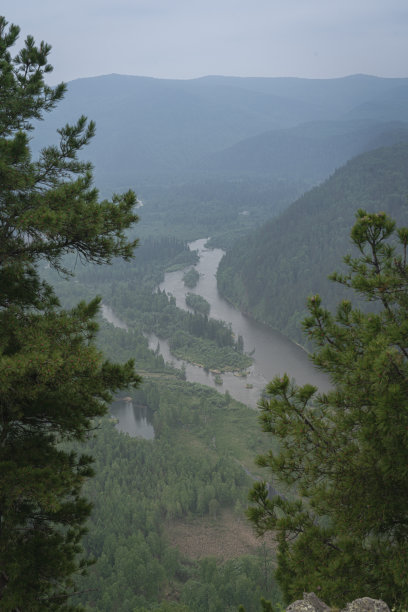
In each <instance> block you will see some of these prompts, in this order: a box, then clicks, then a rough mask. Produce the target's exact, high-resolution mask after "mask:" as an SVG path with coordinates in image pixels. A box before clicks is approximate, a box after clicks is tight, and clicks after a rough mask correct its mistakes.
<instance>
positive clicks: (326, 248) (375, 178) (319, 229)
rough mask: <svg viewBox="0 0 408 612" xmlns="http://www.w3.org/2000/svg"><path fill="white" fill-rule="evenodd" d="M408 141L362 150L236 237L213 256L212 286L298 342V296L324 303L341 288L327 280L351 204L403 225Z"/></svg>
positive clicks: (333, 300) (332, 301)
mask: <svg viewBox="0 0 408 612" xmlns="http://www.w3.org/2000/svg"><path fill="white" fill-rule="evenodd" d="M407 163H408V145H407V144H399V145H395V146H392V147H389V148H383V149H378V150H375V151H371V152H369V153H365V154H364V155H361V156H359V157H357V158H355V159H353V160H351V161H350V162H348V163H347V164H346V165H345V166H344V167H343V168H341V169H340V170H338V171H337V172H335V174H334V175H333V176H332V177H331V178H330V179H328V180H327V181H326V182H325V183H323V184H322V185H321V186H319V187H316V188H315V189H313V190H312V191H309V192H308V193H306V194H305V195H304V196H302V197H301V198H300V199H299V200H298V201H297V202H295V203H294V204H292V205H291V206H290V207H289V208H288V209H287V210H286V211H285V212H284V213H283V214H282V215H281V216H280V217H279V218H277V219H275V220H272V221H270V222H268V223H267V224H265V225H264V226H263V227H261V228H260V229H259V230H258V231H257V232H255V233H253V234H250V235H248V236H247V237H246V238H243V239H242V240H240V241H238V242H237V243H236V244H235V245H234V247H233V248H231V250H229V251H228V252H227V254H226V256H225V257H224V259H223V260H222V261H221V263H220V266H219V270H218V275H217V280H218V288H219V290H220V291H221V293H222V294H223V295H224V296H226V298H227V299H228V300H229V301H230V302H232V303H233V304H234V305H235V306H237V307H238V308H240V309H241V310H243V311H244V312H248V313H249V314H251V315H252V316H253V317H255V318H256V319H258V320H259V321H262V322H264V323H267V324H268V325H270V326H271V327H273V328H275V329H278V330H279V331H281V332H282V333H284V334H286V335H288V336H289V337H291V338H293V339H294V340H296V341H297V342H300V343H302V344H304V342H305V339H304V336H303V333H302V328H301V322H302V320H303V318H304V316H305V315H306V309H305V303H306V298H307V297H308V296H309V295H312V294H314V293H320V294H321V295H324V296H325V299H326V301H327V304H328V306H329V307H330V308H335V305H336V304H337V302H338V301H339V300H340V299H342V298H343V297H347V295H348V293H347V291H346V290H344V288H343V287H341V286H336V285H333V283H329V281H328V280H327V277H328V275H329V274H330V273H331V272H332V270H333V269H335V267H336V266H338V262H339V261H341V258H342V254H343V252H344V245H345V244H347V242H348V232H349V228H350V227H351V225H352V223H353V216H354V212H355V210H356V208H357V206H358V205H361V206H365V207H370V208H374V209H378V210H384V211H385V212H387V213H389V214H391V215H392V216H393V217H394V218H396V219H397V221H398V222H399V223H407V221H408V208H407V204H406V202H407V193H408V174H407V171H406V168H407Z"/></svg>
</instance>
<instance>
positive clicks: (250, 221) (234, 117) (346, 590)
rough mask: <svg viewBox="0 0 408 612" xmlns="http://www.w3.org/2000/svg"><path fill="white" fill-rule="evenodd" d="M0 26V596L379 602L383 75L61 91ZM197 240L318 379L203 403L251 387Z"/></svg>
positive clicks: (399, 366) (398, 511) (402, 548)
mask: <svg viewBox="0 0 408 612" xmlns="http://www.w3.org/2000/svg"><path fill="white" fill-rule="evenodd" d="M19 34H20V29H19V27H18V26H15V25H9V24H8V23H7V21H6V20H5V18H4V17H0V43H1V44H0V60H1V61H0V103H1V107H0V206H1V207H0V382H1V386H0V442H1V443H0V608H1V609H4V610H6V611H10V612H17V611H19V610H32V611H33V612H43V610H54V611H58V610H62V611H63V612H64V611H65V612H74V611H75V612H76V611H78V612H79V611H80V610H86V611H89V612H91V611H93V610H94V611H95V612H110V611H112V610H115V611H116V610H117V611H118V612H136V611H137V612H150V611H153V610H156V611H161V612H171V611H173V612H207V611H210V612H224V611H228V612H232V611H233V610H234V611H236V610H238V609H239V610H241V611H242V610H245V611H246V612H258V611H259V609H260V607H263V608H264V610H265V611H266V610H268V612H269V611H270V610H271V609H272V610H275V611H277V610H278V611H281V610H283V609H284V606H285V605H287V604H289V603H290V601H293V600H294V599H296V598H297V597H299V596H301V595H302V593H303V591H306V590H312V589H313V590H315V591H316V592H319V594H321V595H322V596H323V597H324V598H325V600H326V601H328V602H329V604H330V605H331V606H335V607H336V608H337V609H340V607H342V606H344V605H345V604H346V602H347V601H348V600H349V598H350V597H351V596H353V597H354V596H358V595H369V596H373V597H380V596H381V597H384V598H386V599H387V601H388V603H389V604H390V606H392V607H393V610H395V611H396V612H404V610H406V606H408V582H407V576H408V566H407V557H406V543H407V538H408V515H407V507H408V504H407V503H406V501H407V495H408V472H407V465H408V456H407V448H408V445H407V431H408V421H407V419H408V416H407V410H406V408H407V406H406V397H407V392H408V373H407V363H408V361H407V360H408V342H407V339H408V323H407V321H408V317H407V303H408V300H407V278H408V262H407V248H408V228H407V227H405V224H406V225H408V218H407V201H406V197H407V193H408V178H407V167H408V145H407V143H406V139H407V131H406V130H407V128H406V123H405V122H406V120H407V119H408V117H407V113H406V108H405V106H404V103H403V102H404V99H405V98H404V96H405V87H406V86H407V80H406V79H377V78H374V77H373V78H365V77H364V76H361V75H357V76H356V77H349V78H342V79H335V80H330V79H329V80H327V81H326V80H322V81H321V82H319V80H316V81H314V80H313V81H310V82H309V81H308V80H307V79H306V80H302V79H301V80H299V81H298V80H297V79H294V80H293V79H236V78H234V77H207V78H205V79H193V80H191V81H190V80H186V81H185V82H182V81H172V80H171V79H169V80H166V79H163V80H161V79H157V80H156V79H149V78H147V77H146V78H145V77H122V76H120V75H109V76H106V77H97V78H95V79H94V80H93V79H80V80H78V81H75V82H73V83H72V84H71V85H72V86H71V87H70V88H69V89H68V93H67V87H66V85H65V84H63V83H62V84H60V85H57V86H55V87H51V86H48V85H47V84H46V77H47V75H49V73H50V72H51V70H52V67H51V66H50V64H49V63H48V56H49V54H50V51H51V47H50V46H49V45H47V44H46V43H40V44H39V45H36V43H35V41H34V39H33V38H32V37H31V36H28V37H27V38H26V40H25V42H24V43H23V46H22V50H21V51H19V52H18V53H17V54H16V55H15V56H14V57H13V56H12V52H11V49H12V48H13V46H14V45H15V44H16V42H17V40H18V38H19ZM112 83H115V87H112ZM237 92H239V93H237ZM64 97H65V100H64ZM101 100H102V101H103V102H104V103H103V104H102V103H101ZM153 101H154V103H153ZM210 101H211V104H209V102H210ZM82 107H83V108H82ZM79 108H81V111H80V113H77V110H78V109H79ZM117 108H120V109H121V110H122V111H123V112H122V113H120V112H119V113H118V112H117ZM112 109H114V110H115V112H114V117H113V116H112ZM175 110H177V112H176V113H175V112H174V111H175ZM88 111H91V114H92V115H96V118H97V119H98V120H100V124H101V126H102V128H103V129H102V130H101V132H102V134H103V135H102V136H101V137H100V136H99V132H98V134H97V135H96V132H95V124H94V122H93V121H92V120H91V121H89V120H88V119H87V118H86V117H85V116H84V115H83V114H82V113H83V112H88ZM72 112H75V113H77V115H76V119H75V120H74V122H72V121H71V120H70V119H69V117H70V115H71V113H72ZM134 117H136V119H135V120H134V121H130V118H134ZM43 119H47V121H44V122H43V121H42V120H43ZM48 119H49V120H48ZM67 121H68V122H67ZM56 125H58V131H57V138H58V142H57V144H53V143H54V142H55V134H53V136H52V137H51V135H50V134H51V132H54V131H55V127H56ZM61 125H63V126H64V127H60V126H61ZM107 125H109V127H110V129H109V130H106V126H107ZM128 125H131V126H133V127H132V130H133V132H132V134H130V128H129V133H126V136H127V137H126V136H125V133H124V130H127V129H128ZM112 127H114V129H112ZM112 134H114V137H113V136H112ZM109 139H110V140H109ZM135 143H136V148H135ZM88 145H89V152H90V159H91V161H90V162H87V161H84V157H83V149H84V147H87V146H88ZM110 145H112V146H110ZM149 145H151V146H149ZM255 151H256V154H255ZM333 151H335V152H336V154H335V155H334V154H333V155H330V152H333ZM283 152H284V154H283ZM296 155H298V157H297V156H296ZM353 155H357V156H356V157H353V158H352V159H349V158H350V157H351V156H353ZM347 159H349V161H347V163H345V165H343V166H341V167H340V168H338V169H336V167H335V166H336V164H342V163H343V162H345V161H346V160H347ZM324 162H325V163H324ZM93 163H95V164H96V169H95V170H94V168H93ZM135 167H137V168H138V169H137V172H138V173H139V174H140V177H139V178H140V185H141V188H142V193H141V195H140V199H139V198H138V197H137V196H136V193H135V192H134V191H133V189H129V188H128V185H129V183H130V184H131V185H133V184H134V183H135V181H136V179H137V178H138V176H137V172H136V171H135ZM330 173H332V174H331V175H330V176H328V175H329V174H330ZM323 179H325V180H324V182H322V183H320V184H317V183H319V182H320V181H322V180H323ZM95 185H97V186H100V188H101V192H100V191H99V190H98V188H97V186H95ZM291 202H293V203H291ZM205 237H206V238H205ZM197 238H202V239H203V243H204V242H205V241H206V242H205V244H206V248H207V249H211V248H212V247H216V246H217V247H222V248H223V249H225V250H226V254H225V256H224V258H223V260H222V262H221V264H220V266H219V269H218V273H217V281H218V288H219V291H220V293H221V294H222V295H223V296H224V297H225V298H226V299H227V300H228V302H229V303H230V304H233V305H234V306H235V307H236V308H237V309H239V310H240V311H241V312H242V313H244V314H245V315H250V317H252V318H253V319H255V320H257V321H260V322H261V323H263V324H266V325H267V326H269V327H270V328H274V329H277V330H279V331H280V332H281V333H282V334H285V335H286V336H288V337H290V338H292V339H293V340H295V341H296V342H297V343H298V344H301V345H303V346H305V347H307V349H308V350H310V359H311V361H312V364H313V366H314V367H315V369H316V370H318V371H319V372H320V373H322V374H323V375H324V376H325V381H326V382H327V381H328V384H327V389H324V390H322V391H321V392H319V389H318V388H317V386H315V385H312V384H311V383H307V384H304V385H298V384H296V381H294V380H293V379H292V378H291V373H290V372H287V373H285V372H280V373H279V374H277V375H276V376H275V377H274V378H273V380H271V381H268V380H265V379H264V378H263V379H262V380H263V382H262V385H264V388H263V389H262V391H261V392H260V394H259V400H258V408H259V410H253V409H252V408H250V407H249V406H248V405H244V404H242V403H240V402H239V401H237V399H235V397H233V393H232V392H231V393H230V392H229V391H228V390H226V391H225V392H223V393H222V392H219V391H220V390H222V388H221V384H223V378H222V376H224V377H225V378H227V377H228V376H230V377H231V379H233V381H237V380H238V381H239V383H240V384H241V387H242V389H248V390H250V389H251V387H252V384H251V383H249V382H248V383H246V382H245V381H246V377H247V376H249V372H250V371H252V370H254V369H255V368H256V365H257V357H258V355H257V347H252V346H251V347H247V346H245V344H244V341H245V339H244V337H243V335H241V334H240V333H236V331H235V330H234V329H233V326H232V324H231V323H230V322H228V321H223V320H221V319H220V318H216V317H215V315H214V314H213V312H214V311H215V310H216V309H215V308H214V307H213V306H212V304H210V297H209V296H208V295H207V296H206V295H200V293H199V289H200V286H201V285H200V282H201V275H200V273H199V272H198V270H197V266H198V265H199V254H198V252H197V251H194V250H191V249H190V248H189V244H190V243H191V241H192V240H194V239H197ZM348 244H350V248H347V245H348ZM211 252H214V251H211ZM342 262H343V264H342ZM171 273H177V274H180V278H181V279H182V284H183V285H184V287H185V289H186V298H185V303H186V308H181V307H179V306H178V305H177V300H176V298H175V296H174V295H172V294H171V293H167V292H166V291H164V290H163V289H161V288H160V284H161V283H162V282H163V279H164V278H165V275H166V274H171ZM328 274H331V282H330V283H329V282H327V275H328ZM213 278H214V277H213ZM333 281H334V282H333ZM320 294H321V295H320ZM207 298H208V299H207ZM349 298H350V299H349ZM108 311H109V312H111V314H112V315H113V316H112V317H111V319H112V321H113V322H109V320H108V318H109V317H108V316H107V314H106V313H107V312H108ZM212 314H213V316H211V315H212ZM244 318H245V317H244ZM259 329H261V330H263V331H262V333H264V335H266V331H265V330H267V329H268V328H267V327H266V326H265V327H262V326H259V328H258V331H259ZM152 338H154V339H155V342H157V347H152V342H151V340H152ZM161 342H162V343H166V344H168V346H169V350H170V354H171V356H172V357H174V358H175V359H178V360H182V362H183V364H182V366H181V367H176V365H175V363H174V361H173V362H172V361H171V360H170V361H169V362H166V360H165V359H164V357H163V356H162V354H161V347H160V343H161ZM288 344H290V347H291V351H292V352H291V356H294V355H295V352H296V351H297V352H296V355H299V354H301V356H302V358H303V360H304V361H305V362H306V360H307V354H306V351H304V350H302V348H301V347H296V346H295V345H294V344H293V343H288ZM280 346H282V345H280ZM258 359H259V358H258ZM295 362H296V359H295V358H293V361H292V363H295ZM192 365H193V366H195V367H198V368H199V369H200V372H204V373H206V374H207V375H209V376H210V375H211V376H214V374H216V377H215V378H214V384H217V385H219V386H217V389H215V388H214V387H212V386H210V385H202V384H198V383H196V382H189V380H187V374H188V371H187V368H188V367H190V366H192ZM211 380H213V379H211ZM225 386H226V384H225ZM225 386H224V388H225ZM130 422H131V423H132V427H134V429H132V430H131V428H130V426H128V425H129V423H130ZM142 425H143V426H145V428H146V430H148V431H149V435H145V434H144V433H143V431H144V430H143V427H142ZM356 492H357V493H358V494H357V495H356Z"/></svg>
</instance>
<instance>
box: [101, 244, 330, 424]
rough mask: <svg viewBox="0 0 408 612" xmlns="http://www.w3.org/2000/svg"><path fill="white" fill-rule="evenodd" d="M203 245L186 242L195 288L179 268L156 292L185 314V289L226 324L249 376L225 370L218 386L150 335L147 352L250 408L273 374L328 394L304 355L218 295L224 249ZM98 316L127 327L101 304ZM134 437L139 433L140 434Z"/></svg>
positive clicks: (322, 378)
mask: <svg viewBox="0 0 408 612" xmlns="http://www.w3.org/2000/svg"><path fill="white" fill-rule="evenodd" d="M206 242H207V239H206V238H202V239H200V240H196V241H194V242H191V243H190V245H189V246H190V249H191V250H196V251H198V254H199V256H200V261H199V262H198V264H197V265H196V266H195V267H196V269H197V271H198V272H199V274H200V279H199V281H198V283H197V285H196V287H195V288H194V289H188V288H187V287H185V285H184V283H183V274H184V272H183V271H181V270H180V271H177V272H169V273H167V274H166V275H165V278H164V281H163V282H162V283H161V284H160V289H161V290H163V289H164V290H165V291H166V293H171V294H172V295H173V296H174V298H175V299H176V303H177V306H178V307H179V308H183V309H185V310H189V308H188V307H187V305H186V302H185V296H186V294H187V293H188V292H189V291H190V292H193V293H197V294H198V295H201V296H203V297H204V298H205V299H206V300H207V301H208V302H209V304H210V306H211V310H210V317H213V318H215V319H220V320H223V321H226V322H227V323H230V324H231V326H232V330H233V332H234V333H235V335H236V336H238V335H241V336H242V337H243V340H244V349H245V351H246V352H252V351H253V360H254V361H253V365H252V366H251V367H250V368H249V370H248V375H247V376H246V377H238V376H236V375H234V374H233V373H230V372H228V373H225V374H222V375H221V379H222V385H220V384H216V382H215V376H214V375H213V374H212V373H211V372H206V371H205V370H204V369H203V368H200V367H198V366H194V365H192V364H189V363H187V362H183V361H181V360H179V359H176V358H175V357H173V356H172V355H171V353H170V349H169V345H168V343H167V342H166V341H165V340H160V339H159V338H157V336H155V335H154V334H151V335H150V336H149V346H150V348H152V349H154V350H155V349H156V348H157V346H158V345H159V347H160V353H161V355H163V358H164V360H165V361H167V362H169V363H173V365H174V366H176V367H178V368H181V367H185V372H186V379H187V380H188V381H190V382H198V383H201V384H204V385H208V386H211V387H214V388H216V389H217V390H218V391H220V392H222V393H225V391H228V392H229V393H230V394H231V395H232V397H234V398H235V399H237V400H239V401H241V402H243V403H244V404H246V405H248V406H251V407H253V408H255V407H256V405H257V402H258V400H259V397H260V394H261V392H262V390H263V389H264V387H265V385H266V384H267V383H268V382H269V381H270V380H272V378H273V377H274V376H276V375H282V374H283V373H285V372H287V373H288V374H289V376H291V377H293V378H294V379H295V380H296V382H297V383H298V384H305V383H307V382H309V383H312V384H314V385H316V386H318V387H319V388H320V389H322V390H327V389H328V387H329V384H328V380H327V378H326V376H324V375H323V374H322V373H321V372H319V371H318V370H316V369H315V368H314V366H313V364H312V362H311V361H310V359H309V357H308V355H307V353H306V351H304V350H303V349H302V348H301V347H299V346H297V345H296V344H294V343H293V342H291V341H290V340H288V338H286V337H285V336H283V335H282V334H280V333H279V332H276V331H273V330H272V329H271V328H269V327H267V326H265V325H262V324H260V323H257V322H256V321H254V320H253V319H251V318H250V317H247V316H245V315H243V314H242V313H241V312H239V311H238V310H237V309H236V308H234V307H233V306H231V305H230V304H229V303H228V302H227V301H226V300H224V299H223V298H222V297H221V296H220V294H219V293H218V290H217V281H216V276H215V275H216V272H217V268H218V264H219V263H220V261H221V258H222V256H223V255H224V251H222V250H221V249H207V248H206V247H205V244H206ZM102 314H103V316H104V317H105V319H107V320H108V321H109V322H110V323H112V324H113V325H116V326H117V327H121V328H123V329H127V327H126V324H125V323H124V322H123V321H121V320H120V319H119V318H118V317H117V316H116V315H115V313H114V312H113V311H112V309H111V308H109V306H106V305H103V307H102ZM218 382H219V379H218ZM133 410H134V409H133V406H131V405H128V406H127V408H126V414H127V417H126V418H130V419H131V420H132V419H133V416H132V414H133ZM115 412H116V416H118V417H120V420H122V419H123V417H124V415H123V413H122V414H121V415H119V414H118V413H117V411H115ZM139 418H140V417H139ZM135 420H136V415H135ZM134 427H135V429H136V430H137V429H138V428H137V426H136V425H134ZM133 435H134V434H133ZM139 435H143V434H142V433H140V434H139Z"/></svg>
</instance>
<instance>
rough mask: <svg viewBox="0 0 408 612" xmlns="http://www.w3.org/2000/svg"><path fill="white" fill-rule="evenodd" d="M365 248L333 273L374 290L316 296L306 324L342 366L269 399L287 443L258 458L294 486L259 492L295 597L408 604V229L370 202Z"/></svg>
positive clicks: (364, 219)
mask: <svg viewBox="0 0 408 612" xmlns="http://www.w3.org/2000/svg"><path fill="white" fill-rule="evenodd" d="M351 237H352V241H353V242H354V243H355V245H356V246H357V247H358V249H359V252H360V255H359V257H356V258H352V257H350V256H347V257H345V263H346V264H347V266H348V273H347V274H346V275H343V276H340V275H338V274H334V275H333V276H332V280H334V281H336V282H339V283H342V284H343V285H345V286H347V287H349V288H351V289H352V290H354V292H355V293H357V294H358V295H359V297H362V298H363V299H365V300H366V301H367V302H368V304H367V309H364V311H362V310H359V309H356V308H353V307H352V304H351V302H350V301H348V300H343V301H342V302H341V303H340V304H339V306H338V308H337V312H336V314H334V315H333V314H331V313H330V312H328V311H327V310H325V309H324V308H323V307H322V304H321V299H320V297H319V296H314V297H311V298H309V303H308V309H309V313H310V316H309V317H308V318H307V319H306V320H305V322H304V328H305V330H306V332H307V333H308V334H309V336H310V337H311V339H312V340H313V341H314V344H315V346H316V347H317V349H316V351H315V353H314V354H313V355H312V359H313V361H314V363H315V365H316V366H317V367H318V368H319V369H321V370H323V371H324V372H326V373H327V374H328V375H329V376H330V380H331V384H332V388H331V390H330V391H329V392H327V393H318V391H317V389H316V388H315V387H313V386H312V385H304V386H303V387H298V386H296V384H295V383H294V382H293V381H290V379H289V377H288V376H287V375H286V374H285V375H284V376H283V377H276V378H275V379H274V380H273V381H272V382H271V383H270V384H269V386H268V387H267V395H266V397H265V398H264V399H263V400H262V401H261V403H260V409H261V411H262V412H261V421H262V424H263V429H264V431H266V432H270V433H271V434H273V436H275V437H276V438H277V440H278V442H279V444H278V450H277V451H275V452H273V451H271V452H270V453H269V454H267V455H264V456H261V457H259V458H258V461H259V464H260V465H263V466H265V467H268V468H269V469H270V470H271V471H272V475H273V482H274V483H276V484H275V487H277V488H278V489H279V484H278V483H280V484H281V486H282V485H283V486H285V487H286V491H289V492H287V493H286V496H283V495H282V496H278V495H276V496H274V497H272V498H269V497H268V495H267V489H266V485H265V484H262V483H257V484H255V486H254V487H253V489H252V491H251V498H252V501H253V502H254V506H253V507H252V508H251V509H250V510H249V516H250V518H251V520H252V521H253V522H254V523H255V526H256V528H257V530H258V531H259V532H260V533H263V532H265V531H267V530H270V529H271V530H274V531H276V533H277V537H278V540H279V554H278V560H279V563H278V570H277V576H278V579H279V581H280V584H281V586H282V589H283V592H284V594H285V597H286V599H287V600H288V601H289V600H294V599H297V598H298V597H299V596H301V595H302V593H303V591H308V592H310V591H314V592H316V593H320V594H321V596H322V598H323V599H324V600H325V601H326V602H329V603H331V604H332V605H340V606H342V605H344V604H345V603H346V602H347V601H351V600H352V599H354V598H356V597H362V596H372V597H377V598H382V599H384V600H385V601H387V603H388V604H389V605H390V606H396V607H397V608H398V609H407V608H408V554H407V549H408V265H407V245H408V229H407V228H400V229H396V227H395V223H394V222H393V221H392V220H391V219H390V218H389V217H388V216H387V215H386V214H385V213H381V212H380V213H378V214H369V213H367V212H366V211H364V210H359V211H358V213H357V220H356V223H355V225H354V227H353V229H352V233H351Z"/></svg>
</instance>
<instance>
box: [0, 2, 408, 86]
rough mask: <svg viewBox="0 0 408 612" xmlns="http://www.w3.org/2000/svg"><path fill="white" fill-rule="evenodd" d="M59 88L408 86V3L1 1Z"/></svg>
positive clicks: (0, 9) (1, 11) (1, 8)
mask: <svg viewBox="0 0 408 612" xmlns="http://www.w3.org/2000/svg"><path fill="white" fill-rule="evenodd" d="M0 14H3V15H4V16H5V17H6V19H7V20H8V21H9V22H13V23H16V24H18V25H19V26H20V27H21V31H22V32H21V34H22V36H23V37H25V36H26V35H27V34H33V35H34V37H35V38H36V40H45V41H47V42H48V43H50V44H51V45H52V47H53V51H52V55H51V63H52V64H53V65H54V67H55V69H54V73H53V75H52V78H51V79H50V82H51V83H54V82H57V81H61V80H64V81H70V80H72V79H75V78H78V77H85V76H95V75H100V74H110V73H112V72H116V73H120V74H134V75H144V76H153V77H164V78H181V79H186V78H194V77H200V76H204V75H208V74H222V75H236V76H272V77H273V76H298V77H307V78H330V77H340V76H346V75H349V74H356V73H365V74H373V75H377V76H389V77H391V76H393V77H394V76H396V77H407V76H408V63H407V60H408V31H407V30H408V0H69V1H67V0H1V4H0Z"/></svg>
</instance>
